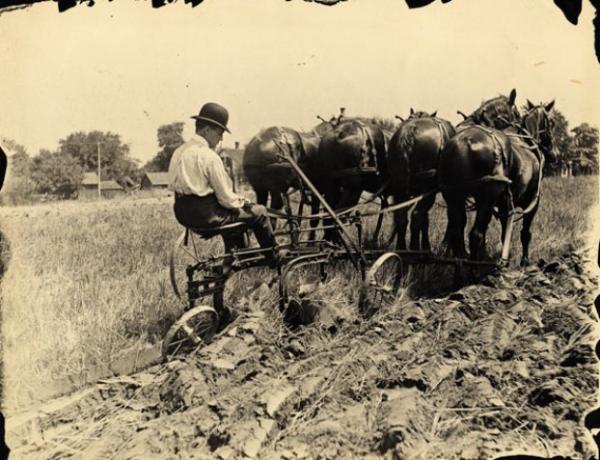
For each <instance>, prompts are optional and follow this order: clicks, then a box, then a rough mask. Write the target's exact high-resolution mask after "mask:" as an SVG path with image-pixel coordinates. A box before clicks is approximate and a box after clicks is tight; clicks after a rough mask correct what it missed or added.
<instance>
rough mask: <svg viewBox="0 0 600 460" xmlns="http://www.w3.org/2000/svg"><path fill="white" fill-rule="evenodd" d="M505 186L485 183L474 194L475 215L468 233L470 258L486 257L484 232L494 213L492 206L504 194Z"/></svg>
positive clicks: (481, 258)
mask: <svg viewBox="0 0 600 460" xmlns="http://www.w3.org/2000/svg"><path fill="white" fill-rule="evenodd" d="M505 191H506V186H505V185H504V184H500V183H492V184H487V185H486V186H485V188H483V189H482V190H480V191H478V193H476V194H474V197H475V207H476V209H477V215H476V216H475V223H474V224H473V228H472V229H471V232H470V233H469V249H470V251H471V259H472V260H483V259H486V258H487V251H486V247H485V234H486V232H487V228H488V226H489V224H490V221H491V220H492V216H493V214H494V206H495V205H496V203H498V201H499V200H500V199H501V198H502V197H503V195H505Z"/></svg>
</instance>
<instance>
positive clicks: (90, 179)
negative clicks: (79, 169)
mask: <svg viewBox="0 0 600 460" xmlns="http://www.w3.org/2000/svg"><path fill="white" fill-rule="evenodd" d="M81 185H98V176H97V175H96V173H95V172H86V173H83V180H82V181H81Z"/></svg>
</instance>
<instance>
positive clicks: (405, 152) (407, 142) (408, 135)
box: [399, 123, 419, 191]
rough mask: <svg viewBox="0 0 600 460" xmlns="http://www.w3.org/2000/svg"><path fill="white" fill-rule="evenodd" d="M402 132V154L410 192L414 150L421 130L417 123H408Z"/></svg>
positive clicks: (407, 187)
mask: <svg viewBox="0 0 600 460" xmlns="http://www.w3.org/2000/svg"><path fill="white" fill-rule="evenodd" d="M401 129H402V130H401V131H400V139H399V144H400V151H401V152H402V159H403V161H404V164H405V180H406V190H407V191H410V189H411V180H410V179H411V175H412V168H411V158H412V156H413V154H414V148H415V144H416V139H417V131H418V130H419V128H418V126H417V125H416V124H415V123H407V124H406V125H405V126H403V127H402V128H401Z"/></svg>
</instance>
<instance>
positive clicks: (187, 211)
mask: <svg viewBox="0 0 600 460" xmlns="http://www.w3.org/2000/svg"><path fill="white" fill-rule="evenodd" d="M173 210H174V212H175V217H176V219H177V221H178V222H179V223H180V224H181V225H183V226H184V227H189V228H198V227H199V228H213V227H221V226H223V225H227V224H232V223H235V222H243V223H245V224H246V225H247V226H248V227H249V228H250V229H252V231H253V232H254V235H255V236H256V239H257V240H258V244H260V246H261V247H263V248H268V247H273V246H274V245H275V238H274V236H273V229H272V227H271V222H270V220H269V219H268V217H267V216H266V215H255V214H252V213H250V212H249V211H248V210H247V209H229V208H225V207H223V206H221V205H220V204H219V202H218V201H217V197H216V196H215V195H214V194H210V195H207V196H197V195H181V194H179V193H176V194H175V205H174V206H173ZM222 237H223V241H224V242H225V247H226V248H228V249H230V248H234V247H235V248H240V247H243V245H244V237H243V234H242V233H241V232H240V231H228V232H224V233H223V234H222Z"/></svg>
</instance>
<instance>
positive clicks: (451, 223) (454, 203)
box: [443, 192, 467, 259]
mask: <svg viewBox="0 0 600 460" xmlns="http://www.w3.org/2000/svg"><path fill="white" fill-rule="evenodd" d="M443 196H444V200H445V201H446V214H447V216H448V223H447V226H446V236H445V237H444V240H445V241H446V242H447V243H448V246H449V247H450V250H451V251H452V253H453V254H454V256H455V257H458V258H461V259H464V258H466V257H467V251H466V249H465V225H466V224H467V212H466V210H465V201H466V199H467V195H466V193H464V192H444V193H443Z"/></svg>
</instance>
